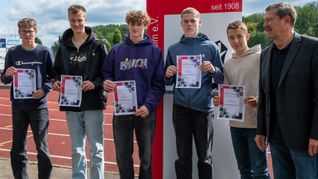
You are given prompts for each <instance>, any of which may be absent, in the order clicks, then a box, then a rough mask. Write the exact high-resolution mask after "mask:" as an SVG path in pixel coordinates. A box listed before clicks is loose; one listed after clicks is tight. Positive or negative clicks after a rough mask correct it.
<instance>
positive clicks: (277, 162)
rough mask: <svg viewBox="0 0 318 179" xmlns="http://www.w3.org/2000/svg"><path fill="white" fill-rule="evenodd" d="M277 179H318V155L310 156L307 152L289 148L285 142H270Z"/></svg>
mask: <svg viewBox="0 0 318 179" xmlns="http://www.w3.org/2000/svg"><path fill="white" fill-rule="evenodd" d="M270 150H271V155H272V160H273V169H274V178H275V179H285V178H288V179H296V178H297V179H317V178H318V155H315V156H313V157H311V156H309V154H308V152H307V151H306V150H304V151H296V150H292V149H290V148H288V146H287V145H286V143H285V142H284V140H273V139H271V140H270Z"/></svg>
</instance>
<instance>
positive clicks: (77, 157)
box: [66, 110, 104, 179]
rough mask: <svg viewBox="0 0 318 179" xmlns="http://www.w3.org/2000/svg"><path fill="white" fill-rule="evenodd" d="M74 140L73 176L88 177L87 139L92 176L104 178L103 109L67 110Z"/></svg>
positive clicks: (68, 122)
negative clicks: (86, 141)
mask: <svg viewBox="0 0 318 179" xmlns="http://www.w3.org/2000/svg"><path fill="white" fill-rule="evenodd" d="M66 120H67V126H68V129H69V132H70V136H71V142H72V172H73V173H72V178H73V179H86V178H87V174H86V155H85V154H86V153H85V139H86V137H87V140H88V144H89V151H90V160H91V162H90V164H91V165H90V169H91V177H90V178H94V179H102V178H104V114H103V110H87V111H81V112H71V111H67V112H66Z"/></svg>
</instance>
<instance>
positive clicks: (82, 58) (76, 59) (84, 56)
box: [70, 53, 87, 63]
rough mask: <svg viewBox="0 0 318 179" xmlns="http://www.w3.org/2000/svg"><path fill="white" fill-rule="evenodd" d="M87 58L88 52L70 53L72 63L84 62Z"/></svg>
mask: <svg viewBox="0 0 318 179" xmlns="http://www.w3.org/2000/svg"><path fill="white" fill-rule="evenodd" d="M86 60H87V54H86V53H81V54H77V53H74V54H72V55H70V61H71V63H83V62H85V61H86Z"/></svg>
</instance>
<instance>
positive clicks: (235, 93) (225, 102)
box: [217, 85, 245, 121]
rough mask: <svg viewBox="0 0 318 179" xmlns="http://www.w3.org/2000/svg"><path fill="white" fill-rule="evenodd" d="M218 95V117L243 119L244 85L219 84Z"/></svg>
mask: <svg viewBox="0 0 318 179" xmlns="http://www.w3.org/2000/svg"><path fill="white" fill-rule="evenodd" d="M219 97H220V98H219V99H220V101H219V107H218V110H217V118H218V119H225V120H236V121H244V112H245V105H244V98H245V89H244V86H235V85H219Z"/></svg>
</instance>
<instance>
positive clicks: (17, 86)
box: [13, 68, 36, 99]
mask: <svg viewBox="0 0 318 179" xmlns="http://www.w3.org/2000/svg"><path fill="white" fill-rule="evenodd" d="M35 91H36V79H35V70H33V69H22V68H19V69H17V73H16V74H14V75H13V98H14V99H30V98H33V96H32V94H33V93H34V92H35Z"/></svg>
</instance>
